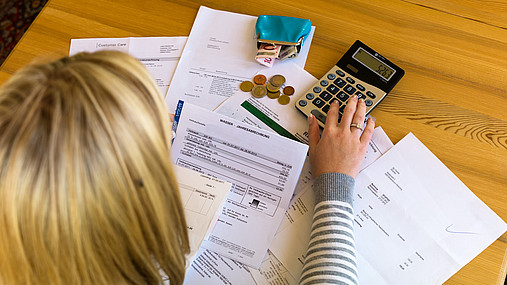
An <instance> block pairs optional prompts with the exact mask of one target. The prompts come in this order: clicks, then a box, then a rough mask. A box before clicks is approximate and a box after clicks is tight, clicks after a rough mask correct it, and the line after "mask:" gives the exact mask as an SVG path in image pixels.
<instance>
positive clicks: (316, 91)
mask: <svg viewBox="0 0 507 285" xmlns="http://www.w3.org/2000/svg"><path fill="white" fill-rule="evenodd" d="M320 91H322V88H320V87H319V86H315V87H313V92H315V93H320Z"/></svg>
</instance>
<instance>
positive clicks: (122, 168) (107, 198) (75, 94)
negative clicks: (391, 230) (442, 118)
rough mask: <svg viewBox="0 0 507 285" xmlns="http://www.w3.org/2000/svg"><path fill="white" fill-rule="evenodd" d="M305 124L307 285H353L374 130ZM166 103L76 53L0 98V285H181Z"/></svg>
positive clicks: (112, 63) (13, 83)
mask: <svg viewBox="0 0 507 285" xmlns="http://www.w3.org/2000/svg"><path fill="white" fill-rule="evenodd" d="M338 108H339V104H338V103H333V104H331V107H330V109H329V112H328V117H327V121H326V125H325V128H324V130H323V132H322V135H320V133H319V127H318V124H317V121H316V119H315V118H314V117H309V120H308V122H309V130H308V132H309V146H310V147H309V149H310V150H309V155H310V161H311V165H312V174H313V176H314V178H315V182H314V191H315V196H316V197H315V198H316V202H317V203H316V206H315V212H314V226H313V227H312V236H311V239H310V244H309V245H308V251H307V255H306V260H305V264H304V267H303V274H302V276H301V278H300V283H301V284H323V283H326V284H338V283H339V284H357V283H358V274H357V265H356V261H355V249H354V235H353V208H352V200H353V199H352V197H353V188H354V183H355V177H356V176H357V174H358V173H359V169H360V166H361V163H362V161H363V159H364V156H365V153H366V149H367V146H368V143H369V141H370V139H371V136H372V134H373V128H374V125H375V123H374V122H373V120H371V119H370V120H368V124H367V126H366V127H365V128H364V131H362V130H361V124H362V122H364V118H365V111H366V105H365V103H364V100H363V99H358V98H357V97H352V98H351V99H350V100H349V103H348V104H347V107H346V108H345V111H344V115H343V117H342V120H341V122H340V124H338ZM169 132H170V120H169V116H168V113H167V108H166V106H165V103H164V100H163V97H162V95H161V94H160V93H159V90H158V87H157V86H156V84H155V82H154V81H153V79H152V78H151V77H150V75H149V73H148V72H147V71H146V70H145V69H144V67H143V66H142V65H141V64H140V63H139V62H138V61H137V60H135V59H133V58H131V57H130V56H128V55H126V54H122V53H119V52H111V51H109V52H106V51H103V52H97V53H93V54H88V53H82V54H78V55H75V56H72V57H65V58H63V59H60V60H58V61H55V62H52V63H48V64H39V65H30V66H28V67H25V68H23V69H21V70H20V71H18V72H17V73H16V74H15V75H14V76H13V77H12V78H11V79H10V80H9V81H8V82H7V83H5V84H4V85H3V86H2V87H0V164H1V166H0V284H57V285H59V284H65V285H67V284H161V283H162V282H163V281H164V278H165V276H167V278H168V279H169V281H170V284H171V285H175V284H182V283H183V280H184V274H185V254H187V253H188V252H189V242H188V234H187V229H186V222H185V217H184V213H183V206H182V204H181V199H180V195H179V191H178V187H177V184H176V181H175V178H174V174H173V172H172V170H171V163H170V159H169V147H170V133H169Z"/></svg>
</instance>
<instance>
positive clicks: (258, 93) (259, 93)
mask: <svg viewBox="0 0 507 285" xmlns="http://www.w3.org/2000/svg"><path fill="white" fill-rule="evenodd" d="M251 93H252V96H254V97H255V98H262V97H264V96H266V93H268V90H266V86H264V85H255V86H254V87H253V88H252V91H251Z"/></svg>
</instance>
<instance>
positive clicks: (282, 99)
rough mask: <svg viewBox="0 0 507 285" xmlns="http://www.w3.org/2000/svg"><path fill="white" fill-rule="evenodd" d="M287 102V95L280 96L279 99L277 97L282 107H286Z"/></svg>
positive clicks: (288, 100)
mask: <svg viewBox="0 0 507 285" xmlns="http://www.w3.org/2000/svg"><path fill="white" fill-rule="evenodd" d="M289 102H290V98H289V96H287V95H281V96H280V97H278V103H280V104H282V105H287V104H289Z"/></svg>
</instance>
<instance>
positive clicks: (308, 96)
mask: <svg viewBox="0 0 507 285" xmlns="http://www.w3.org/2000/svg"><path fill="white" fill-rule="evenodd" d="M313 98H315V95H313V93H307V94H306V99H308V100H313Z"/></svg>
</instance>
